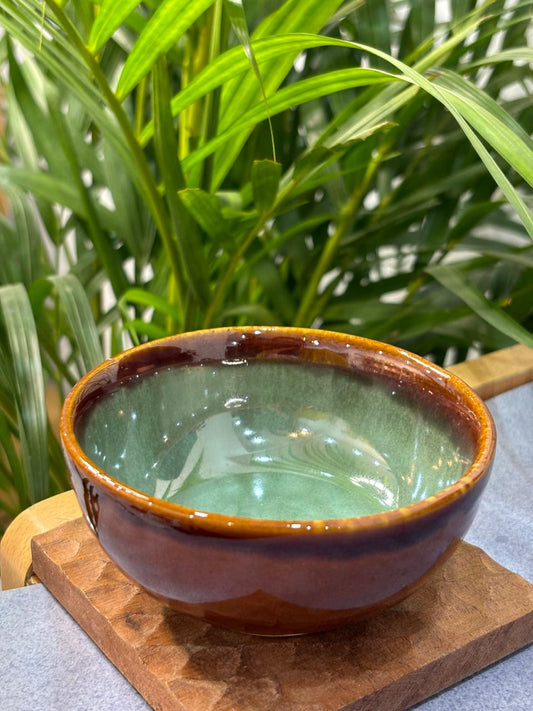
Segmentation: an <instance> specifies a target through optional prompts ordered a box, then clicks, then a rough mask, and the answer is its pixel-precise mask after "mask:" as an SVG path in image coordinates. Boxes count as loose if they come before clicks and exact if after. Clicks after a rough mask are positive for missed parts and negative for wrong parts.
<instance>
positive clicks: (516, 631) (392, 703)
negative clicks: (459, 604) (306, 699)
mask: <svg viewBox="0 0 533 711" xmlns="http://www.w3.org/2000/svg"><path fill="white" fill-rule="evenodd" d="M532 643H533V612H527V613H525V614H524V615H521V616H520V617H518V618H516V619H514V620H511V621H510V622H508V623H507V624H506V625H504V626H503V627H500V628H498V629H496V630H492V631H491V632H488V633H487V634H485V635H484V636H483V637H480V638H479V639H476V640H473V641H472V642H470V643H469V644H467V645H466V647H463V648H461V649H457V650H455V651H453V652H450V653H449V654H447V655H445V656H443V657H441V658H440V659H436V660H434V661H432V662H430V663H429V664H426V665H425V666H423V667H420V668H419V669H415V670H414V671H412V672H410V673H409V674H406V675H405V676H404V677H402V678H401V679H400V680H398V681H395V682H392V683H391V684H389V685H387V686H385V687H383V688H381V689H379V690H378V691H377V692H376V693H374V694H372V695H370V696H366V697H365V698H364V699H361V700H360V701H359V702H358V703H355V704H350V705H349V706H346V707H344V709H340V711H373V709H377V708H379V709H387V711H407V709H410V708H411V707H412V706H415V705H416V704H419V703H421V702H423V701H427V700H428V699H430V698H432V697H433V696H435V695H437V694H439V693H441V692H443V691H445V690H446V689H449V688H451V687H452V686H455V685H456V684H460V683H461V682H462V681H464V680H465V679H467V678H469V677H471V676H473V675H474V674H477V673H479V672H481V671H483V670H484V669H486V668H487V667H490V666H491V665H492V664H495V663H497V662H500V661H502V660H503V659H505V658H506V657H508V656H509V655H511V654H514V653H515V652H518V651H519V650H521V649H523V648H524V647H527V646H528V645H530V644H532ZM465 650H468V653H467V654H465ZM465 658H467V659H468V664H467V665H465V663H464V660H465ZM458 664H459V665H460V668H461V680H460V681H457V665H458ZM428 680H430V682H432V684H431V687H428V686H427V684H428ZM423 685H426V686H425V690H424V692H423V693H422V692H421V691H420V690H421V689H422V687H423ZM428 692H429V693H428Z"/></svg>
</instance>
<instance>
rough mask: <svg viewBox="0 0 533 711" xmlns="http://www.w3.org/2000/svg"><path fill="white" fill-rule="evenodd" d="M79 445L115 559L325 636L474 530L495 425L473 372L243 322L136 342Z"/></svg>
mask: <svg viewBox="0 0 533 711" xmlns="http://www.w3.org/2000/svg"><path fill="white" fill-rule="evenodd" d="M61 436H62V442H63V447H64V451H65V456H66V459H67V463H68V466H69V470H70V475H71V480H72V485H73V487H74V489H75V491H76V494H77V497H78V499H79V502H80V504H81V506H82V509H83V511H84V513H85V516H86V518H87V520H88V522H89V524H90V525H91V527H92V529H93V530H94V532H95V534H96V535H97V536H98V538H99V541H100V543H101V545H102V547H103V548H104V550H105V551H106V552H107V553H108V555H109V556H110V557H111V558H112V559H113V560H114V561H115V563H116V564H117V565H118V566H119V567H120V568H121V569H122V570H123V571H124V572H125V573H126V574H127V575H128V576H130V577H131V578H132V579H133V580H134V581H136V582H137V583H139V584H140V585H141V586H142V587H143V588H145V589H146V590H147V591H148V592H150V593H152V594H153V595H155V596H157V597H158V598H160V599H161V600H163V601H165V602H166V603H168V604H169V605H170V606H172V607H174V608H176V609H178V610H180V611H182V612H184V613H187V614H190V615H193V616H196V617H200V618H203V619H206V620H208V621H210V622H213V623H215V624H220V625H224V626H228V627H232V628H234V629H238V630H241V631H245V632H251V633H255V634H262V635H288V634H300V633H305V632H313V631H318V630H323V629H327V628H332V627H335V626H339V625H342V624H345V623H348V622H352V621H354V620H357V619H358V618H361V617H363V616H368V615H370V614H373V613H375V612H377V611H379V610H381V609H382V608H384V607H387V606H389V605H392V604H394V603H396V602H397V601H399V600H400V599H402V598H404V597H405V596H407V595H408V594H409V593H410V592H411V591H412V590H413V589H414V588H415V587H416V586H417V585H418V584H419V583H420V582H421V581H422V580H423V579H424V577H425V576H426V574H427V573H428V572H429V571H431V570H432V568H433V567H434V566H435V565H437V564H439V562H441V561H442V560H443V559H444V558H445V557H446V556H447V555H448V554H449V553H450V552H451V551H452V550H453V548H454V544H455V543H456V542H457V541H458V540H459V539H460V538H461V537H462V536H463V535H464V534H465V532H466V530H467V529H468V527H469V525H470V523H471V521H472V518H473V516H474V513H475V510H476V505H477V503H478V500H479V497H480V495H481V492H482V490H483V488H484V486H485V483H486V481H487V477H488V473H489V470H490V466H491V462H492V458H493V454H494V447H495V440H496V435H495V430H494V425H493V422H492V419H491V417H490V414H489V413H488V411H487V409H486V407H485V406H484V404H483V403H482V402H481V400H480V399H479V398H478V397H477V396H476V395H475V394H474V393H473V392H472V391H471V390H470V389H469V388H468V387H467V386H466V385H465V384H464V383H463V382H462V381H461V380H459V379H458V378H457V377H454V376H453V375H451V374H450V373H448V372H446V371H445V370H442V369H441V368H438V367H436V366H435V365H433V364H432V363H430V362H428V361H426V360H424V359H423V358H420V357H418V356H416V355H413V354H411V353H408V352H406V351H404V350H402V349H399V348H395V347H392V346H390V345H385V344H383V343H378V342H375V341H370V340H366V339H363V338H358V337H355V336H347V335H343V334H340V333H330V332H326V331H318V330H306V329H293V328H228V329H214V330H209V331H197V332H194V333H186V334H180V335H177V336H172V337H169V338H166V339H163V340H159V341H155V342H152V343H148V344H145V345H142V346H139V347H137V348H133V349H131V350H129V351H126V352H124V353H122V354H121V355H119V356H117V357H115V358H112V359H110V360H107V361H106V362H105V363H103V364H102V365H100V366H99V367H97V368H95V369H94V370H92V371H91V372H90V373H88V374H87V375H86V376H85V377H84V378H82V380H81V381H80V382H79V383H78V384H77V385H76V386H75V387H74V389H73V390H72V392H71V393H70V394H69V396H68V397H67V399H66V402H65V404H64V407H63V412H62V418H61Z"/></svg>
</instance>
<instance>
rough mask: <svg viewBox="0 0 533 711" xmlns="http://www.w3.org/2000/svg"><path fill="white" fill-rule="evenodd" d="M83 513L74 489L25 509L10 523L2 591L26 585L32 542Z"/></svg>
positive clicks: (0, 570)
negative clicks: (35, 537)
mask: <svg viewBox="0 0 533 711" xmlns="http://www.w3.org/2000/svg"><path fill="white" fill-rule="evenodd" d="M81 515H82V512H81V509H80V506H79V504H78V500H77V499H76V495H75V493H74V491H65V492H63V493H62V494H57V495H56V496H52V497H50V498H49V499H44V500H43V501H39V502H38V503H36V504H34V505H33V506H30V507H29V508H27V509H25V510H24V511H23V512H22V513H21V514H19V515H18V516H17V517H16V518H15V519H14V521H13V522H12V523H11V524H10V525H9V526H8V528H7V530H6V532H5V534H4V535H3V537H2V540H1V541H0V576H1V580H2V590H10V589H12V588H19V587H23V586H24V585H26V584H27V583H28V581H30V579H31V575H32V552H31V541H32V538H33V537H34V536H36V535H37V534H39V533H44V532H46V531H49V530H51V529H53V528H56V527H57V526H60V525H61V524H63V523H67V522H68V521H72V520H73V519H75V518H79V517H80V516H81Z"/></svg>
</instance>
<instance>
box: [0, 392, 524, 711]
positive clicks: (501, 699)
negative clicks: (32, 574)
mask: <svg viewBox="0 0 533 711" xmlns="http://www.w3.org/2000/svg"><path fill="white" fill-rule="evenodd" d="M488 404H489V407H490V409H491V411H492V413H493V415H494V419H495V421H496V427H497V430H498V447H497V453H496V458H495V462H494V469H493V474H492V478H491V481H490V482H489V484H488V486H487V490H486V492H485V494H484V497H483V500H482V504H481V507H480V510H479V513H478V515H477V518H476V520H475V522H474V524H473V526H472V528H471V529H470V531H469V534H468V536H467V540H468V541H469V542H471V543H474V544H475V545H479V546H480V547H482V548H483V549H484V550H485V551H486V552H487V553H488V554H489V555H490V556H491V557H493V558H494V559H495V560H497V561H498V562H499V563H501V564H502V565H505V566H506V567H507V568H509V569H510V570H514V571H515V572H517V573H520V575H522V576H523V577H525V578H527V579H528V580H532V581H533V521H532V513H533V506H532V503H531V494H532V485H533V437H532V434H533V427H532V415H533V383H530V384H528V385H525V386H523V387H521V388H518V389H516V390H513V391H512V392H509V393H505V394H503V395H499V396H498V397H496V398H494V399H493V400H491V401H489V403H488ZM532 690H533V646H532V647H529V648H528V649H525V650H522V651H520V652H517V653H516V654H514V655H512V656H511V657H508V658H507V659H505V660H503V661H502V662H500V663H498V664H495V665H494V666H492V667H490V668H489V669H486V670H485V671H483V672H480V673H479V674H476V675H475V676H473V677H471V678H470V679H467V680H466V681H464V682H462V683H460V684H457V685H456V686H454V687H453V688H451V689H448V690H446V691H444V692H442V693H441V694H439V695H438V696H435V697H433V698H432V699H429V700H428V701H426V702H424V703H422V704H419V705H418V706H417V707H416V708H417V709H419V710H420V711H422V710H423V711H455V710H456V709H457V710H460V711H479V710H480V709H483V711H530V710H531V709H533V691H532ZM0 708H1V709H5V710H6V711H30V709H31V710H33V709H35V708H38V709H42V710H43V711H55V709H57V710H58V711H59V710H60V711H64V710H65V709H68V710H69V711H93V710H94V711H137V710H139V711H140V710H141V709H147V708H148V706H147V704H146V703H145V702H144V701H143V699H142V698H141V697H140V696H139V695H138V694H137V692H136V691H135V690H134V689H133V688H132V687H131V686H130V684H129V683H128V682H127V681H126V680H125V679H124V677H123V676H122V675H121V674H120V673H119V672H118V671H117V670H116V669H115V668H114V667H113V666H112V665H111V664H110V663H109V662H108V661H107V659H106V658H105V657H104V655H103V654H102V653H101V652H100V650H99V649H98V648H97V647H96V646H95V645H94V644H93V643H92V642H91V641H90V640H89V638H88V637H87V636H86V635H85V633H84V632H83V631H82V630H81V629H80V628H79V627H78V625H77V624H76V623H75V622H74V621H73V620H72V618H71V617H70V616H69V615H68V614H67V613H66V612H65V611H64V610H63V608H62V607H61V606H60V605H58V604H57V603H56V601H55V600H54V598H53V597H52V596H51V595H50V594H49V593H48V591H47V590H46V589H45V588H44V587H43V586H42V585H35V586H33V587H30V588H22V589H18V590H10V591H6V592H2V593H0ZM242 711H254V710H253V709H250V710H246V709H242ZM375 711H388V710H387V709H383V710H381V709H376V710H375Z"/></svg>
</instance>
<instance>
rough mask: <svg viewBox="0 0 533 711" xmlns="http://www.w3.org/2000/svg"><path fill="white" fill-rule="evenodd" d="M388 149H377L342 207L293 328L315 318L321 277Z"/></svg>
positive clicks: (386, 146) (387, 145)
mask: <svg viewBox="0 0 533 711" xmlns="http://www.w3.org/2000/svg"><path fill="white" fill-rule="evenodd" d="M388 149H389V143H388V142H387V143H385V144H383V145H382V146H381V148H379V149H378V151H377V152H376V154H375V156H373V157H372V159H371V161H370V163H369V164H368V166H367V169H366V172H365V175H364V177H363V180H362V182H361V184H360V185H358V186H357V188H356V189H355V190H354V191H353V192H352V194H351V195H350V198H349V199H348V202H347V203H346V204H345V205H344V207H343V209H342V211H341V214H340V217H339V221H338V223H337V226H336V228H335V232H334V233H333V234H332V235H331V237H330V238H329V239H328V241H327V242H326V245H325V247H324V249H323V250H322V253H321V254H320V258H319V260H318V263H317V265H316V267H315V269H314V271H313V274H312V275H311V279H310V280H309V283H308V285H307V288H306V290H305V292H304V295H303V298H302V301H301V302H300V307H299V309H298V312H297V314H296V317H295V319H294V326H306V325H308V324H310V323H311V322H312V320H313V318H314V317H315V315H316V314H315V311H316V305H315V299H316V297H317V292H318V288H319V286H320V281H321V280H322V277H323V276H324V275H325V274H326V273H327V271H328V269H330V267H331V265H332V264H333V259H334V257H335V254H336V252H337V250H338V248H339V245H340V243H341V240H342V239H343V237H344V236H345V235H346V233H347V231H348V229H349V227H350V225H351V224H352V222H353V219H354V217H355V214H356V213H357V210H358V209H359V207H360V206H361V203H362V201H363V199H364V197H365V195H366V193H367V191H368V188H369V187H370V185H371V183H372V181H373V179H374V176H375V174H376V171H377V169H378V168H379V166H380V164H381V161H382V160H383V156H384V155H385V154H386V152H387V151H388Z"/></svg>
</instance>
